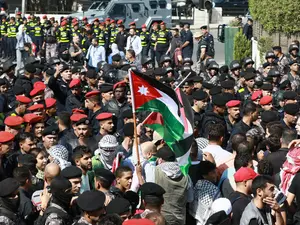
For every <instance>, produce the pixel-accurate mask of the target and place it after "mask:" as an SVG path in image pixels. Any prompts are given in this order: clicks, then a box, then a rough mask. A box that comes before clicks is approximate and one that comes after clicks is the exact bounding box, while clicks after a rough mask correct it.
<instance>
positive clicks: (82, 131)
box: [74, 124, 89, 139]
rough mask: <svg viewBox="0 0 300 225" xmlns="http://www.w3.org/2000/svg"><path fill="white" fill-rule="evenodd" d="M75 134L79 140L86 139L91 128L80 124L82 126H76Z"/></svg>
mask: <svg viewBox="0 0 300 225" xmlns="http://www.w3.org/2000/svg"><path fill="white" fill-rule="evenodd" d="M74 132H75V134H76V136H77V137H78V139H83V138H86V137H87V136H88V133H89V126H88V125H85V124H80V125H78V126H76V128H75V129H74Z"/></svg>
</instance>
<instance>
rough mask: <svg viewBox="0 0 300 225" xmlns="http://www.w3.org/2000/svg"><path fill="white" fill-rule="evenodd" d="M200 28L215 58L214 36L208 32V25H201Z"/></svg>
mask: <svg viewBox="0 0 300 225" xmlns="http://www.w3.org/2000/svg"><path fill="white" fill-rule="evenodd" d="M200 30H201V32H202V34H203V37H204V39H205V41H206V42H207V45H208V48H209V49H210V51H211V52H212V53H213V55H212V58H214V56H215V44H214V37H213V36H212V35H211V34H210V33H209V32H208V30H207V26H202V27H200Z"/></svg>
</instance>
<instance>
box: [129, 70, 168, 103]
mask: <svg viewBox="0 0 300 225" xmlns="http://www.w3.org/2000/svg"><path fill="white" fill-rule="evenodd" d="M131 79H132V91H133V96H134V104H135V109H138V108H139V107H141V106H142V105H144V104H145V103H147V102H149V101H151V100H154V99H157V98H160V97H162V96H161V94H160V93H159V92H158V91H157V89H156V88H154V87H153V86H151V85H150V84H149V83H148V82H147V81H145V80H144V79H143V78H141V77H139V76H137V75H136V74H135V73H134V72H133V71H131Z"/></svg>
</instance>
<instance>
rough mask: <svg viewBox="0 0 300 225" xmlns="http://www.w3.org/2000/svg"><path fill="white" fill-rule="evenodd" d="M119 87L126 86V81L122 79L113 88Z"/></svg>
mask: <svg viewBox="0 0 300 225" xmlns="http://www.w3.org/2000/svg"><path fill="white" fill-rule="evenodd" d="M118 87H126V82H125V81H120V82H118V83H115V84H114V86H113V90H115V89H116V88H118Z"/></svg>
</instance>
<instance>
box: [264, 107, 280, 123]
mask: <svg viewBox="0 0 300 225" xmlns="http://www.w3.org/2000/svg"><path fill="white" fill-rule="evenodd" d="M278 120H279V117H278V114H277V113H276V112H275V111H271V110H268V111H263V112H262V114H261V121H262V122H264V123H270V122H273V121H278Z"/></svg>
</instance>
